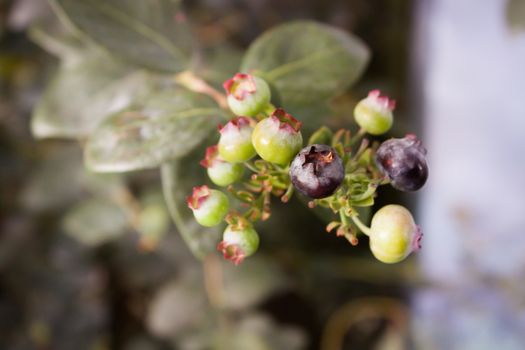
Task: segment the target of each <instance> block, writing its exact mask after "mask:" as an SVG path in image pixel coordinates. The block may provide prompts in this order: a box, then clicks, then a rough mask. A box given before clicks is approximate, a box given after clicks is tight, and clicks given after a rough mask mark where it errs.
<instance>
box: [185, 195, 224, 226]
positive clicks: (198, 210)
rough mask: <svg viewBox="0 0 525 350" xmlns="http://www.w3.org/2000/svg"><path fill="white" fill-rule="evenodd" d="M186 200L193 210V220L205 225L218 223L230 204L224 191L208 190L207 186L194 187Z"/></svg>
mask: <svg viewBox="0 0 525 350" xmlns="http://www.w3.org/2000/svg"><path fill="white" fill-rule="evenodd" d="M186 200H187V202H188V207H189V208H190V209H191V210H193V215H194V216H195V220H197V222H198V223H199V224H201V225H202V226H206V227H212V226H216V225H218V224H220V223H221V221H222V220H223V219H224V217H225V216H226V214H227V213H228V209H229V206H230V205H229V202H228V197H226V195H225V194H224V193H222V192H221V191H217V190H210V189H209V188H208V186H200V187H194V188H193V194H192V195H191V196H188V197H187V199H186Z"/></svg>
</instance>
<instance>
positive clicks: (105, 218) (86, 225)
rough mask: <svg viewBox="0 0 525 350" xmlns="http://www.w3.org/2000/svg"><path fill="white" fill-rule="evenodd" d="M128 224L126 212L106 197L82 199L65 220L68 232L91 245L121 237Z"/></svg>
mask: <svg viewBox="0 0 525 350" xmlns="http://www.w3.org/2000/svg"><path fill="white" fill-rule="evenodd" d="M126 226H127V220H126V216H125V214H124V212H123V211H122V210H121V209H120V207H119V206H117V205H116V204H115V203H113V202H111V201H109V200H108V199H104V198H91V199H88V200H85V201H81V202H80V203H79V204H78V205H76V206H75V207H73V208H72V209H71V210H70V211H69V212H68V213H67V214H66V216H65V217H64V220H63V227H64V230H65V231H66V233H67V234H69V235H70V236H72V237H73V238H75V239H76V240H78V241H79V242H81V243H83V244H86V245H89V246H96V245H99V244H103V243H106V242H108V241H111V240H113V239H115V238H117V237H119V236H120V235H122V234H123V233H124V232H125V229H126Z"/></svg>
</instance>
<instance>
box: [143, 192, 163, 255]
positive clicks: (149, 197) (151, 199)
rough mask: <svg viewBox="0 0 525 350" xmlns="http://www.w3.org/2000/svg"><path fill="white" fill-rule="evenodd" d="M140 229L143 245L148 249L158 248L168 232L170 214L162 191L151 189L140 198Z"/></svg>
mask: <svg viewBox="0 0 525 350" xmlns="http://www.w3.org/2000/svg"><path fill="white" fill-rule="evenodd" d="M140 204H141V208H142V210H141V212H140V214H139V217H138V231H139V233H140V234H141V237H140V241H141V246H142V247H143V248H145V249H147V250H151V249H154V248H156V246H157V244H158V243H159V241H160V239H161V238H162V237H163V236H164V235H165V234H166V233H167V232H168V229H169V227H170V216H169V213H168V210H167V208H166V202H165V201H164V197H163V195H162V192H160V191H151V192H148V193H147V194H146V195H144V196H143V198H141V200H140Z"/></svg>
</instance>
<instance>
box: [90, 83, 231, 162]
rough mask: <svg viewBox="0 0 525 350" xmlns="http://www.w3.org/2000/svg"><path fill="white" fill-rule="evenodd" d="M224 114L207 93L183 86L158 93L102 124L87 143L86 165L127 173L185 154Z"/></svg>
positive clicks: (202, 138)
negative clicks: (191, 90) (195, 91)
mask: <svg viewBox="0 0 525 350" xmlns="http://www.w3.org/2000/svg"><path fill="white" fill-rule="evenodd" d="M220 113H221V111H220V110H219V108H218V107H217V106H216V104H215V102H214V101H213V100H211V99H210V98H208V97H207V96H204V95H201V94H197V93H193V92H190V91H188V90H184V89H182V88H177V89H172V90H166V91H163V92H159V93H157V94H155V95H154V96H152V97H151V98H150V99H149V100H148V101H147V102H146V103H144V105H143V106H141V107H137V108H131V109H128V110H125V111H122V112H120V113H117V114H115V115H113V116H111V117H110V118H109V119H107V120H106V121H105V122H104V123H103V124H101V125H100V126H99V127H98V128H97V129H96V130H95V132H94V133H93V134H92V135H91V136H90V137H89V139H88V142H87V144H86V148H85V162H86V165H87V167H88V168H89V169H92V170H93V171H97V172H124V171H131V170H138V169H145V168H153V167H156V166H159V165H160V164H162V163H163V162H166V161H168V160H171V159H176V158H180V157H183V156H185V155H186V154H188V153H189V152H190V151H191V150H192V149H194V148H195V147H196V146H198V145H199V144H200V143H201V142H202V141H203V140H204V139H205V138H206V137H207V136H208V135H209V133H210V131H211V130H213V129H214V128H215V127H216V125H217V123H218V121H219V119H218V116H219V115H220Z"/></svg>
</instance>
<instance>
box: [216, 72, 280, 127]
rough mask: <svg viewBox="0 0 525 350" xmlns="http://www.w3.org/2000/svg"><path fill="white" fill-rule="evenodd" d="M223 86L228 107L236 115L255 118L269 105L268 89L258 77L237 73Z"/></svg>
mask: <svg viewBox="0 0 525 350" xmlns="http://www.w3.org/2000/svg"><path fill="white" fill-rule="evenodd" d="M223 86H224V90H226V95H227V101H228V106H229V107H230V109H231V110H232V112H233V113H234V114H236V115H239V116H249V117H255V116H256V115H257V114H259V113H261V112H263V111H264V110H265V109H267V108H268V105H269V104H270V99H271V92H270V87H269V86H268V84H267V83H266V82H265V81H264V80H263V79H261V78H259V77H256V76H253V75H249V74H241V73H238V74H235V76H234V77H233V78H232V79H229V80H227V81H225V82H224V84H223Z"/></svg>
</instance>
